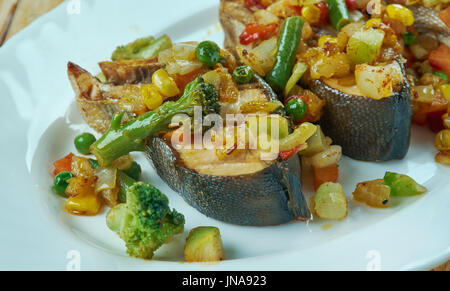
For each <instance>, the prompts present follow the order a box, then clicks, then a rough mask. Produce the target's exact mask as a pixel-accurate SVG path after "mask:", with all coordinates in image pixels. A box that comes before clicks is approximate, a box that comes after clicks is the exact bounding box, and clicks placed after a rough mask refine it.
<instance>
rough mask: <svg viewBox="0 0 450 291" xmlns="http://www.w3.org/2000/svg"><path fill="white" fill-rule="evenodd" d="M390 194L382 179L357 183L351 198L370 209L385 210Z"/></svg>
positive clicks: (389, 189)
mask: <svg viewBox="0 0 450 291" xmlns="http://www.w3.org/2000/svg"><path fill="white" fill-rule="evenodd" d="M390 194H391V188H390V187H389V186H387V185H385V184H384V180H383V179H378V180H373V181H367V182H363V183H359V184H358V185H357V186H356V190H355V192H353V198H354V199H355V200H356V201H359V202H362V203H366V204H367V205H369V206H372V207H376V208H387V207H388V206H389V196H390Z"/></svg>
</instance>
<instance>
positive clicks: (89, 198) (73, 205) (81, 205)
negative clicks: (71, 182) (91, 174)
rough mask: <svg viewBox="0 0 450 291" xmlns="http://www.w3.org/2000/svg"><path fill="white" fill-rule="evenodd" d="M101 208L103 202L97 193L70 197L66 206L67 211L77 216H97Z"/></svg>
mask: <svg viewBox="0 0 450 291" xmlns="http://www.w3.org/2000/svg"><path fill="white" fill-rule="evenodd" d="M101 207H102V200H101V198H100V197H99V196H98V195H97V194H96V193H95V192H93V193H89V194H82V195H77V196H73V197H70V198H69V199H67V201H66V205H65V209H66V210H67V211H68V212H69V213H71V214H75V215H96V214H98V213H99V212H100V209H101Z"/></svg>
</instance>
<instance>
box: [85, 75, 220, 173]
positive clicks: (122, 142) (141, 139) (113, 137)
mask: <svg viewBox="0 0 450 291" xmlns="http://www.w3.org/2000/svg"><path fill="white" fill-rule="evenodd" d="M196 106H201V107H202V111H203V114H204V115H207V114H210V113H219V112H220V104H219V96H218V93H217V91H216V89H215V88H214V86H213V85H211V84H208V83H206V82H205V81H204V80H203V79H202V78H201V77H198V78H197V79H195V80H194V81H192V82H191V83H189V84H188V85H187V86H186V88H185V90H184V94H183V96H181V98H180V99H179V100H178V101H176V102H173V101H168V102H165V103H163V104H162V105H161V106H160V107H159V108H158V109H156V110H154V111H150V112H147V113H146V114H144V115H142V116H139V117H138V118H136V119H135V120H133V121H131V122H130V123H128V124H125V125H123V126H121V122H122V118H123V115H124V112H120V113H116V114H115V115H114V117H113V119H112V121H111V126H110V128H109V130H108V131H107V132H106V133H105V134H104V135H103V136H102V137H101V138H100V139H98V140H97V141H96V142H95V143H94V144H92V146H91V148H90V150H91V153H93V154H94V155H95V156H96V157H97V160H98V162H99V164H100V165H101V166H107V165H109V164H110V163H112V162H113V161H115V160H116V159H117V158H119V157H121V156H123V155H126V154H128V153H130V152H132V151H144V150H145V139H146V138H148V137H150V136H153V135H155V134H158V133H159V132H161V131H167V130H169V128H168V126H169V124H170V123H171V122H172V118H173V117H174V116H176V115H177V114H187V115H189V116H193V114H194V107H196Z"/></svg>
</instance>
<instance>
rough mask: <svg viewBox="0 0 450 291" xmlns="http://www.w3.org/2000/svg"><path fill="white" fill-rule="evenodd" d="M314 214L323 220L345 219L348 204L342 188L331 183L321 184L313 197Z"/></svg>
mask: <svg viewBox="0 0 450 291" xmlns="http://www.w3.org/2000/svg"><path fill="white" fill-rule="evenodd" d="M314 212H315V213H316V214H317V216H319V217H320V218H323V219H335V220H339V219H343V218H345V217H347V214H348V204H347V199H346V198H345V195H344V190H343V189H342V186H341V185H340V184H338V183H332V182H328V183H325V184H322V186H320V187H319V189H317V193H316V196H315V197H314Z"/></svg>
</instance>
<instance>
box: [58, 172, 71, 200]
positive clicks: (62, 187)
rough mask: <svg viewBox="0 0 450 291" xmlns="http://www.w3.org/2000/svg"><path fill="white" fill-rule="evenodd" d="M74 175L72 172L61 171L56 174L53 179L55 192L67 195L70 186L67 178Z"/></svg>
mask: <svg viewBox="0 0 450 291" xmlns="http://www.w3.org/2000/svg"><path fill="white" fill-rule="evenodd" d="M73 177H75V176H74V175H73V174H72V173H70V172H61V173H59V174H58V175H56V177H55V179H54V180H53V188H54V189H55V192H56V193H57V194H58V195H60V196H63V197H67V194H66V188H67V186H69V183H68V182H67V180H69V179H70V178H73Z"/></svg>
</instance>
